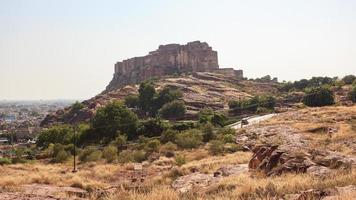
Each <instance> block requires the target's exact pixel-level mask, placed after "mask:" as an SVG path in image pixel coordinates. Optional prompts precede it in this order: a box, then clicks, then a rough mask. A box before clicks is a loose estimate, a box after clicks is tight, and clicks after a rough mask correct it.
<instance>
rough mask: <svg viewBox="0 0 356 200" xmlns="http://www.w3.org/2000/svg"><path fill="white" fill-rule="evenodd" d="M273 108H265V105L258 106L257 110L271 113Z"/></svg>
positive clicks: (257, 111) (259, 112) (260, 112)
mask: <svg viewBox="0 0 356 200" xmlns="http://www.w3.org/2000/svg"><path fill="white" fill-rule="evenodd" d="M270 112H272V110H270V109H268V108H265V107H258V108H257V110H256V113H257V114H264V113H270Z"/></svg>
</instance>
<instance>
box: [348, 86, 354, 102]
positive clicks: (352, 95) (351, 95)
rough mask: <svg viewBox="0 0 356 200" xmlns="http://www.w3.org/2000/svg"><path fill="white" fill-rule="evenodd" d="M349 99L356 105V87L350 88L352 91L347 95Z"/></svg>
mask: <svg viewBox="0 0 356 200" xmlns="http://www.w3.org/2000/svg"><path fill="white" fill-rule="evenodd" d="M349 99H350V100H351V101H352V102H354V103H356V86H354V87H353V88H352V90H351V91H350V93H349Z"/></svg>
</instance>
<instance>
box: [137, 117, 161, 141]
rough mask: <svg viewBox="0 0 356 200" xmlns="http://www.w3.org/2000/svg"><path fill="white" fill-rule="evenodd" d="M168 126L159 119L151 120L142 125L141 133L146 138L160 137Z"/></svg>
mask: <svg viewBox="0 0 356 200" xmlns="http://www.w3.org/2000/svg"><path fill="white" fill-rule="evenodd" d="M166 128H167V125H166V124H165V123H164V122H162V121H161V120H160V119H159V118H153V119H152V118H151V119H148V120H145V121H142V122H141V123H140V128H139V131H138V132H139V133H140V135H144V136H146V137H154V136H160V135H161V133H162V132H163V131H164V130H165V129H166Z"/></svg>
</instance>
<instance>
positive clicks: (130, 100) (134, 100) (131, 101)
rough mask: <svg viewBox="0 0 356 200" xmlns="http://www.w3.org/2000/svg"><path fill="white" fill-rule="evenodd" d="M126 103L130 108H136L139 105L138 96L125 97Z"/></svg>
mask: <svg viewBox="0 0 356 200" xmlns="http://www.w3.org/2000/svg"><path fill="white" fill-rule="evenodd" d="M124 103H125V105H126V106H127V107H129V108H136V107H138V105H139V100H138V95H129V96H127V97H125V100H124Z"/></svg>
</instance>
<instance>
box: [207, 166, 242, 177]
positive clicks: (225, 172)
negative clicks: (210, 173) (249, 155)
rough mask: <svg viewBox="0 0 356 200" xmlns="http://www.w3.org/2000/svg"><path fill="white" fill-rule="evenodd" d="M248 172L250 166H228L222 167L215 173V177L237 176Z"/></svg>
mask: <svg viewBox="0 0 356 200" xmlns="http://www.w3.org/2000/svg"><path fill="white" fill-rule="evenodd" d="M247 172H248V166H247V164H241V165H226V166H222V167H220V168H219V169H218V170H216V172H215V173H214V177H220V176H237V175H240V174H243V173H247Z"/></svg>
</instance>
